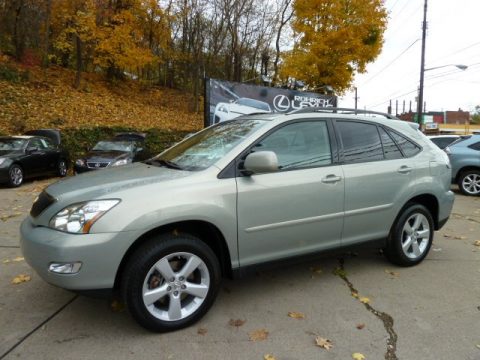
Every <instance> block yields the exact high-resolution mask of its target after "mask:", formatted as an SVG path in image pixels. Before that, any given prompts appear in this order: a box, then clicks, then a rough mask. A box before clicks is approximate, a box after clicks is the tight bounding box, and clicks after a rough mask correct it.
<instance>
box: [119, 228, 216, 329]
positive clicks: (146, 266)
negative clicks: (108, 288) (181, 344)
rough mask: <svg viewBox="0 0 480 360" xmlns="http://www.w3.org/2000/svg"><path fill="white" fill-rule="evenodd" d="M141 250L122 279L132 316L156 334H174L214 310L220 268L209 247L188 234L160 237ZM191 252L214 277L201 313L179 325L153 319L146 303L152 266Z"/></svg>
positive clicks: (183, 320) (185, 319)
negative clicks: (145, 286) (146, 281)
mask: <svg viewBox="0 0 480 360" xmlns="http://www.w3.org/2000/svg"><path fill="white" fill-rule="evenodd" d="M153 240H154V241H153V242H152V241H150V242H148V243H147V244H145V245H144V246H142V247H141V248H139V249H138V250H137V251H136V252H135V253H134V254H133V255H132V256H131V260H130V261H129V263H128V264H127V266H126V268H125V271H124V276H123V277H122V279H123V282H122V295H123V299H124V301H125V303H126V304H127V307H128V309H129V310H130V313H131V314H132V316H133V317H134V318H135V320H137V322H138V323H139V324H140V325H142V326H143V327H145V328H146V329H148V330H151V331H155V332H166V331H174V330H178V329H182V328H184V327H187V326H189V325H191V324H193V323H195V322H196V321H198V320H199V319H200V318H201V317H202V316H203V315H204V314H205V313H206V312H207V311H208V309H209V308H210V307H211V306H212V304H213V302H214V300H215V298H216V295H217V293H218V289H219V286H220V280H221V274H220V265H219V262H218V259H217V258H216V256H215V254H214V252H213V251H212V250H211V249H210V247H209V246H208V245H206V244H205V243H203V242H202V241H201V240H199V239H197V238H196V237H193V236H191V235H188V234H182V235H178V236H160V237H157V238H155V239H153ZM176 252H188V253H192V254H194V255H196V256H198V257H200V258H201V259H202V261H203V262H204V263H205V265H206V266H207V269H208V272H209V276H210V288H209V290H208V294H207V296H206V298H205V300H204V301H203V303H202V304H201V305H200V307H199V308H198V310H197V311H195V312H194V313H193V314H191V315H190V316H188V317H186V318H184V319H181V320H177V321H163V320H160V319H157V318H156V317H155V316H153V315H152V314H151V313H150V312H149V311H148V309H147V308H146V307H145V304H144V302H143V293H142V292H143V283H144V281H145V277H146V276H147V274H148V272H149V271H150V269H151V268H152V266H153V265H154V264H155V263H156V262H157V261H158V260H160V259H162V258H163V257H165V256H167V255H169V254H172V253H176Z"/></svg>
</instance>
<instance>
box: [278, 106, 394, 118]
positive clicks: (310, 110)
mask: <svg viewBox="0 0 480 360" xmlns="http://www.w3.org/2000/svg"><path fill="white" fill-rule="evenodd" d="M313 112H325V113H340V114H354V115H357V114H367V115H368V114H372V115H381V116H384V117H385V118H387V119H392V120H398V118H397V117H395V116H393V115H390V114H387V113H382V112H377V111H370V110H359V109H350V108H336V107H304V108H301V109H299V110H294V111H290V112H288V113H286V114H288V115H290V114H306V113H313Z"/></svg>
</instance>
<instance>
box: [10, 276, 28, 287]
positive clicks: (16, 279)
mask: <svg viewBox="0 0 480 360" xmlns="http://www.w3.org/2000/svg"><path fill="white" fill-rule="evenodd" d="M30 280H31V277H30V275H26V274H20V275H18V276H15V277H14V278H13V280H12V284H14V285H18V284H21V283H24V282H27V281H30Z"/></svg>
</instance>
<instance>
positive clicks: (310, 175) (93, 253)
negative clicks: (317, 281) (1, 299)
mask: <svg viewBox="0 0 480 360" xmlns="http://www.w3.org/2000/svg"><path fill="white" fill-rule="evenodd" d="M333 111H336V112H333ZM450 178H451V169H450V162H449V159H448V157H447V155H446V154H445V153H444V152H443V151H441V150H440V149H439V148H438V147H436V146H435V145H434V144H433V143H431V142H430V141H429V140H428V139H427V138H426V137H425V136H424V135H423V134H422V133H421V132H420V131H418V129H417V126H415V125H413V124H409V123H406V122H403V121H399V120H393V119H389V118H380V117H376V118H375V117H372V116H368V117H367V116H363V115H355V114H352V113H349V114H347V113H342V112H341V111H340V110H325V109H303V110H301V111H298V112H296V113H292V114H288V115H285V114H265V115H252V116H244V117H241V118H238V119H236V120H231V121H225V122H221V123H219V124H217V125H214V126H211V127H209V128H207V129H205V130H203V131H201V132H199V133H197V134H195V135H193V136H191V137H189V138H187V139H185V140H184V141H182V142H180V143H179V144H177V145H175V146H173V147H172V148H170V149H168V150H166V151H164V152H163V153H161V154H160V155H158V156H156V157H154V158H152V159H150V160H149V161H147V162H145V163H136V164H132V165H127V166H124V167H121V168H113V169H110V170H105V171H98V172H91V173H87V174H85V175H83V176H78V177H75V178H70V179H67V180H65V181H60V182H58V183H56V184H53V185H51V186H49V187H48V188H47V189H46V190H45V191H44V192H43V193H42V194H41V195H40V196H39V198H38V200H37V201H36V202H35V203H34V204H33V207H32V210H31V213H30V216H29V217H28V218H27V219H26V220H25V221H24V222H23V224H22V226H21V247H22V250H23V254H24V256H25V259H26V260H27V261H28V263H29V264H30V265H31V266H32V267H33V268H34V269H35V270H36V271H37V273H38V274H39V275H40V276H41V277H42V278H43V279H45V281H47V282H49V283H51V284H54V285H57V286H60V287H62V288H65V289H70V290H74V291H87V290H88V291H92V290H95V291H100V290H103V289H109V290H112V289H118V290H119V291H120V292H121V294H122V296H123V299H124V300H125V302H126V304H127V306H128V309H129V310H130V312H131V314H132V315H133V317H134V318H135V319H136V320H137V321H138V322H139V323H140V324H141V325H142V326H144V327H145V328H147V329H150V330H153V331H169V330H175V329H179V328H182V327H185V326H188V325H190V324H192V323H194V322H195V321H197V320H198V319H200V318H201V317H202V316H203V315H204V314H205V313H206V312H207V310H208V309H209V307H210V306H211V305H212V303H213V301H214V299H215V297H216V295H217V292H218V289H219V284H220V280H221V278H222V276H227V277H230V276H232V277H235V276H238V275H243V274H246V273H248V272H249V271H251V270H255V269H258V268H259V267H260V266H265V265H266V264H270V265H271V264H280V263H282V264H283V263H284V262H288V261H291V260H292V259H294V260H295V261H298V258H300V257H305V256H307V255H312V254H313V253H319V252H322V251H325V250H330V249H339V248H347V247H349V246H351V245H357V244H363V243H370V242H372V243H375V245H377V246H379V247H382V248H383V249H384V252H385V254H386V256H387V258H388V259H389V260H390V261H392V262H393V263H395V264H398V265H400V266H411V265H415V264H418V263H419V262H421V261H422V260H423V259H424V258H425V256H426V255H427V254H428V251H429V249H430V246H431V244H432V239H433V233H434V230H437V229H439V228H441V227H442V226H443V225H444V224H445V222H446V221H447V219H448V217H449V215H450V211H451V209H452V205H453V200H454V195H453V193H452V192H451V191H450ZM252 301H253V300H252ZM320 301H321V300H320Z"/></svg>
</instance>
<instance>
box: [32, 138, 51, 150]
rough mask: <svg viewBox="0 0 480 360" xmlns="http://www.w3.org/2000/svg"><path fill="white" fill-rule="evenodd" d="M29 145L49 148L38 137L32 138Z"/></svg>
mask: <svg viewBox="0 0 480 360" xmlns="http://www.w3.org/2000/svg"><path fill="white" fill-rule="evenodd" d="M28 147H31V148H37V149H46V148H47V146H46V144H45V143H43V142H42V141H41V140H40V139H38V138H34V139H31V140H30V142H29V143H28Z"/></svg>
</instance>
